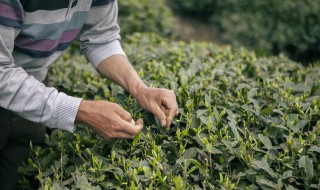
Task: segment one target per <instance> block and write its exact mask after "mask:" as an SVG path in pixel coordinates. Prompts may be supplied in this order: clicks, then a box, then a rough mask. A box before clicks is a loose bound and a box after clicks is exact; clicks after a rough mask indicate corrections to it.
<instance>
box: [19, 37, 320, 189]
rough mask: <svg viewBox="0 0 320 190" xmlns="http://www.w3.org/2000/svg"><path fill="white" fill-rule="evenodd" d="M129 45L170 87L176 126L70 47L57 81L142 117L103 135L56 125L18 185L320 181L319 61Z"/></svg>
mask: <svg viewBox="0 0 320 190" xmlns="http://www.w3.org/2000/svg"><path fill="white" fill-rule="evenodd" d="M125 41H126V44H124V48H125V50H126V52H127V55H128V57H129V59H130V60H131V62H132V64H133V65H134V67H135V68H136V70H137V71H138V73H139V75H140V76H141V77H142V78H143V79H144V81H145V82H146V83H147V84H148V85H150V86H157V87H166V88H170V89H173V90H174V91H175V93H176V95H177V101H178V104H179V106H180V115H179V116H178V117H177V118H176V119H175V121H174V122H173V124H172V126H171V127H170V129H163V128H161V127H160V125H159V123H158V122H157V121H156V120H155V119H154V117H153V116H152V115H151V114H150V113H147V112H145V111H143V110H142V109H141V107H140V106H139V105H138V103H137V102H136V100H135V99H133V98H132V97H131V96H130V95H129V94H128V93H126V92H124V91H123V90H122V89H121V88H119V87H118V86H116V85H114V84H112V83H111V82H109V81H107V80H106V79H103V78H101V77H100V76H99V75H98V74H97V73H96V72H94V71H93V70H92V69H90V66H89V65H88V63H87V62H86V61H85V59H84V58H83V57H81V56H75V57H68V55H66V56H65V57H64V58H62V59H61V60H60V61H58V63H57V64H56V65H55V66H54V67H53V68H52V69H51V71H50V73H51V77H50V78H51V83H52V84H53V85H54V86H56V87H57V88H58V89H60V90H61V91H65V92H67V93H68V94H72V95H76V96H81V97H84V98H88V99H102V100H108V101H115V102H117V103H119V104H121V105H122V106H123V107H124V108H125V109H126V110H128V111H129V112H130V113H132V115H133V117H134V118H136V117H143V118H144V121H145V128H144V130H143V132H142V133H140V134H138V135H137V136H136V137H135V139H134V140H113V141H106V140H102V139H101V138H100V137H98V136H97V135H96V134H94V133H93V132H92V131H91V130H89V129H88V128H86V127H85V126H84V125H78V128H77V130H76V132H75V133H73V134H71V133H68V132H63V131H59V130H54V131H53V132H52V134H51V135H50V136H48V138H47V146H46V147H42V148H40V147H33V152H32V156H31V157H30V159H29V162H28V163H26V166H25V167H23V168H20V171H21V172H22V173H24V176H25V180H23V181H21V187H26V189H28V188H29V189H35V187H33V186H32V185H31V180H29V179H30V176H31V177H32V175H36V181H38V182H39V184H40V188H39V189H317V188H319V184H320V181H319V177H320V176H319V174H320V172H319V171H320V162H319V160H320V143H319V142H320V121H319V119H320V115H319V109H320V99H319V93H320V89H319V87H320V82H319V81H320V80H319V79H320V66H319V65H313V66H309V67H303V66H301V65H299V64H297V63H295V62H293V61H290V60H289V59H287V58H285V57H257V55H256V54H254V53H253V52H249V51H248V50H246V49H234V48H231V47H229V46H225V47H218V46H216V45H214V44H210V43H195V42H192V43H188V44H186V43H183V42H170V41H167V40H164V39H162V38H160V37H158V36H156V35H152V34H144V35H142V34H136V35H133V36H130V37H127V39H126V40H125Z"/></svg>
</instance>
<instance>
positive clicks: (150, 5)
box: [69, 0, 176, 54]
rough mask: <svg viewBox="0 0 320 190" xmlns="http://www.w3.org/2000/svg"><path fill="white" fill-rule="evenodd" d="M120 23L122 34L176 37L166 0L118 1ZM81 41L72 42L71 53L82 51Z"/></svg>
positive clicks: (123, 35) (171, 15) (123, 36)
mask: <svg viewBox="0 0 320 190" xmlns="http://www.w3.org/2000/svg"><path fill="white" fill-rule="evenodd" d="M118 7H119V13H118V24H119V26H120V35H121V37H122V38H123V39H125V36H126V35H132V34H133V33H135V32H152V33H157V34H158V35H160V36H163V37H174V35H175V33H176V32H175V27H174V20H173V14H172V11H171V9H170V8H169V7H168V6H167V5H166V4H165V1H164V0H140V1H139V0H126V1H118ZM79 47H80V42H79V41H78V40H77V41H75V42H73V43H72V45H71V48H70V49H69V51H70V53H71V54H76V53H79V52H80V49H79Z"/></svg>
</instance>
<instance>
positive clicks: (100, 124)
mask: <svg viewBox="0 0 320 190" xmlns="http://www.w3.org/2000/svg"><path fill="white" fill-rule="evenodd" d="M76 120H77V121H81V122H84V123H86V124H88V125H89V126H90V127H91V128H92V129H93V130H94V131H96V132H97V133H98V134H100V135H101V136H102V137H104V138H106V139H112V138H122V139H133V138H134V136H135V135H136V134H138V133H139V132H140V131H141V130H142V129H143V120H142V119H138V120H137V122H134V120H133V119H132V117H131V114H130V113H129V112H127V111H125V110H124V109H123V108H121V107H120V106H119V105H118V104H115V103H112V102H107V101H87V100H82V101H81V103H80V107H79V110H78V114H77V118H76Z"/></svg>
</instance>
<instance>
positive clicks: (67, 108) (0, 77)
mask: <svg viewBox="0 0 320 190" xmlns="http://www.w3.org/2000/svg"><path fill="white" fill-rule="evenodd" d="M23 18H24V12H23V8H22V6H21V4H20V1H19V0H11V1H6V0H0V106H1V107H3V108H5V109H7V110H10V111H13V112H15V113H17V114H18V115H20V116H22V117H24V118H26V119H28V120H30V121H33V122H37V123H41V124H43V125H45V126H48V127H52V128H60V129H63V130H67V131H70V132H73V131H74V129H75V126H74V121H75V117H76V114H77V111H78V107H79V105H80V102H81V99H80V98H74V97H70V96H67V95H66V94H64V93H59V92H58V91H57V90H56V89H55V88H49V87H46V86H45V85H44V84H42V83H41V82H39V81H38V80H37V79H35V78H34V77H33V76H31V75H29V74H28V73H27V72H26V71H25V70H24V69H23V68H22V67H17V66H16V65H15V62H14V58H13V56H12V52H13V49H14V40H15V39H16V37H17V36H18V35H19V33H20V30H21V27H22V23H23Z"/></svg>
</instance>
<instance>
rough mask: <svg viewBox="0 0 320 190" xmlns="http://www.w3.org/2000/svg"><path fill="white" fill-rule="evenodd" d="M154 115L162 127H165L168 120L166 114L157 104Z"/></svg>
mask: <svg viewBox="0 0 320 190" xmlns="http://www.w3.org/2000/svg"><path fill="white" fill-rule="evenodd" d="M153 114H154V116H156V118H157V119H158V121H159V122H160V124H161V126H162V127H165V126H166V124H167V122H166V118H167V117H166V114H165V113H164V112H163V111H162V110H161V108H160V107H159V106H158V105H156V106H155V109H154V113H153Z"/></svg>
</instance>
